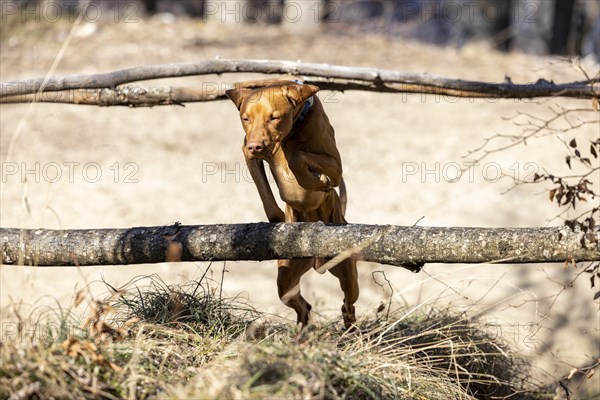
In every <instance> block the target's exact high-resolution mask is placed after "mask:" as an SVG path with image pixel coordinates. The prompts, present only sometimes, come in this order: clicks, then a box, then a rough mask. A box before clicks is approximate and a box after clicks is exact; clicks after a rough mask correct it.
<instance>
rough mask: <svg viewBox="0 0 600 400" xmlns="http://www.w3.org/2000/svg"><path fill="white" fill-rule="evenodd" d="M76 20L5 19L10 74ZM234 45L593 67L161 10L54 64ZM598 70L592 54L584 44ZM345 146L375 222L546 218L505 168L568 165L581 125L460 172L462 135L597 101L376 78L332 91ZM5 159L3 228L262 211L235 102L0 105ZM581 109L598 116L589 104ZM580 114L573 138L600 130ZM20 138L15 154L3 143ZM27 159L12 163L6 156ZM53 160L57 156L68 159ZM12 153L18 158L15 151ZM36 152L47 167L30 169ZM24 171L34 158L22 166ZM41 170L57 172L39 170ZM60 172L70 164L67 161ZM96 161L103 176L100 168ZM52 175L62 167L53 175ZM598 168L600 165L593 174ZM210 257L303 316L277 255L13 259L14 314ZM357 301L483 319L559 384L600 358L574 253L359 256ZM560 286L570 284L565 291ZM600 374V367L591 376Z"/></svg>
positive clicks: (146, 58)
mask: <svg viewBox="0 0 600 400" xmlns="http://www.w3.org/2000/svg"><path fill="white" fill-rule="evenodd" d="M69 29H70V25H69V24H68V23H66V22H64V23H63V22H61V23H57V24H43V23H41V24H35V23H29V24H25V25H17V26H13V27H11V29H3V31H2V33H3V35H2V39H1V41H0V51H1V54H0V67H1V70H0V78H1V80H2V81H7V80H13V79H19V78H32V77H38V76H44V75H45V74H46V73H47V72H48V71H49V70H50V68H51V66H52V64H53V61H54V60H55V57H57V54H58V53H59V50H60V48H61V46H62V45H63V43H64V42H65V38H67V34H68V32H69ZM215 57H222V58H236V59H242V58H253V59H282V60H302V61H306V62H321V63H331V64H343V65H353V66H369V67H378V68H389V69H397V70H401V71H406V72H428V73H431V74H435V75H441V76H448V77H456V78H464V79H474V80H485V81H502V80H504V78H505V76H510V78H511V79H512V80H513V81H514V82H519V83H525V82H534V81H536V80H537V79H539V78H544V79H547V80H554V81H555V82H567V81H573V80H581V79H583V76H582V74H581V72H579V71H577V70H576V69H575V68H573V67H572V66H571V65H570V63H569V62H565V61H564V60H559V59H557V58H549V57H537V56H528V55H524V54H517V53H514V54H508V55H507V54H502V53H497V52H492V51H490V50H489V46H488V45H487V44H486V43H473V44H469V45H467V46H465V47H463V48H461V49H453V48H439V47H433V46H428V45H424V44H422V43H417V42H409V41H404V40H399V39H397V38H390V37H381V36H375V35H367V34H363V35H341V34H336V33H335V29H334V30H332V31H328V32H325V31H322V32H315V33H314V34H311V35H301V34H298V33H297V32H291V31H289V30H286V29H285V28H276V27H265V26H254V27H248V26H242V25H236V24H225V25H224V24H220V23H218V22H208V23H203V22H201V21H192V20H186V19H181V20H177V22H176V23H173V22H172V21H171V20H169V19H168V18H163V17H160V16H158V17H154V18H152V19H150V20H148V21H140V22H139V23H117V24H112V23H96V24H84V25H82V26H80V27H79V28H77V29H76V30H75V31H74V36H73V38H72V40H71V41H70V44H69V45H68V46H67V47H66V50H65V51H64V54H63V55H62V57H61V58H60V60H59V63H58V65H57V66H56V70H55V74H57V75H60V74H70V73H97V72H108V71H112V70H115V69H121V68H126V67H131V66H137V65H143V64H152V63H169V62H183V61H195V60H203V59H212V58H215ZM583 66H584V68H585V69H587V70H588V72H589V73H590V74H594V73H596V71H597V70H598V65H597V64H594V63H593V62H592V61H590V60H584V62H583ZM255 76H256V75H248V74H244V75H240V74H238V75H233V74H226V75H223V76H221V77H217V76H204V77H190V78H185V79H170V80H162V81H160V82H148V83H144V84H143V85H146V86H150V85H189V86H194V85H203V84H205V85H206V84H213V83H217V84H230V83H233V82H236V81H241V80H246V79H249V78H253V77H255ZM320 96H321V99H322V100H323V101H324V103H325V104H324V107H325V109H326V111H327V113H328V115H329V117H330V120H331V121H332V124H333V125H334V127H335V129H336V136H337V141H338V146H339V148H340V152H341V155H342V158H343V162H344V173H345V180H346V183H347V186H348V192H349V203H348V212H347V219H348V221H350V222H355V223H366V224H398V225H413V224H415V223H417V221H418V223H419V224H420V225H423V226H484V227H505V226H506V227H508V226H510V227H527V226H546V225H548V224H549V223H550V224H551V225H557V224H560V223H561V222H560V221H558V220H554V221H552V222H549V221H550V220H551V219H552V218H553V217H554V216H555V215H556V214H557V213H558V210H557V208H556V206H555V205H554V204H551V203H550V202H549V201H548V200H547V194H546V192H545V191H544V189H547V188H548V186H544V185H543V184H542V185H538V186H526V187H517V188H516V189H514V190H512V191H510V192H508V193H505V191H506V190H507V189H509V188H511V186H512V182H511V180H510V179H497V178H498V176H497V173H498V167H501V168H502V169H503V171H504V172H505V173H508V174H512V175H513V176H515V175H516V176H517V177H520V178H524V177H525V176H527V175H529V174H531V173H532V172H533V171H534V170H538V171H541V170H542V168H546V169H548V170H556V171H562V172H566V170H565V168H566V167H565V166H564V153H565V151H564V147H563V145H562V144H561V142H560V141H559V140H560V139H563V140H566V141H568V140H570V139H571V138H572V136H573V135H572V134H569V135H564V137H557V136H556V135H553V136H547V137H545V138H542V139H538V140H532V141H531V142H529V143H528V145H527V146H519V147H517V148H514V149H512V150H510V151H506V152H502V153H498V154H495V155H491V156H490V157H489V158H487V159H486V160H485V161H483V162H482V163H481V164H480V165H479V166H474V167H473V168H472V169H471V170H470V173H469V174H466V175H463V176H461V177H460V179H458V180H457V181H455V179H453V178H455V177H456V172H455V171H456V168H455V167H456V165H459V166H463V165H464V163H465V162H466V161H468V158H464V156H465V155H466V154H467V152H468V150H470V149H473V148H475V147H477V146H479V145H480V144H481V143H482V141H483V139H484V138H486V137H488V136H490V135H493V134H497V133H518V132H520V128H519V127H517V126H515V125H514V124H513V123H512V122H511V121H509V120H506V118H507V117H511V116H514V115H515V113H516V112H518V111H520V112H528V113H531V114H533V115H536V116H539V117H548V116H549V115H551V114H550V111H549V107H550V106H554V105H557V104H560V105H561V106H563V107H582V106H585V107H588V106H589V104H588V103H585V102H581V101H577V100H566V99H557V100H547V99H542V100H536V101H514V100H505V101H490V100H477V101H474V100H469V99H461V100H457V99H451V98H440V97H435V96H428V97H424V96H420V95H407V96H403V95H397V94H396V95H392V94H377V93H364V92H347V93H333V94H332V93H322V94H321V95H320ZM0 113H1V115H0V130H1V137H0V145H1V148H2V150H1V160H2V164H3V177H2V183H1V187H2V193H1V196H2V202H1V208H0V211H1V213H0V217H1V226H2V227H23V228H56V229H61V228H107V227H115V228H116V227H131V226H152V225H163V224H170V223H173V222H175V221H180V222H181V223H183V224H213V223H241V222H257V221H266V218H265V216H264V214H263V210H262V206H261V204H260V200H259V198H258V195H257V193H256V190H255V188H254V186H253V183H252V182H251V181H250V179H249V176H248V173H247V171H246V170H245V169H244V167H243V157H242V153H241V150H240V146H241V144H242V138H243V133H242V129H241V125H240V123H239V120H238V116H237V112H236V109H235V107H234V106H233V104H231V103H230V102H213V103H201V104H188V105H186V106H185V107H155V108H151V109H128V108H120V107H108V108H98V107H91V106H77V105H48V104H35V105H3V106H2V107H0ZM582 117H584V118H588V119H589V118H597V117H598V116H597V115H592V116H590V115H589V114H585V115H583V116H582ZM597 126H598V125H596V126H588V127H584V128H582V129H581V130H579V131H578V133H577V138H578V141H580V142H581V143H584V142H585V141H586V140H587V139H593V138H595V137H597V136H598V132H597ZM9 147H10V148H11V150H10V151H11V153H10V154H7V152H8V148H9ZM9 164H10V165H11V166H16V167H17V168H18V169H19V173H17V174H15V175H7V174H6V169H5V168H8V165H9ZM57 165H58V168H57ZM11 168H12V167H11ZM36 168H39V171H38V170H36ZM25 170H29V171H31V170H33V172H29V173H25V175H26V176H25V177H26V178H27V179H24V177H23V174H24V171H25ZM44 171H45V172H44ZM56 171H58V172H59V173H60V175H59V176H57V175H56ZM98 173H100V175H98ZM50 181H54V182H50ZM597 186H598V179H597V178H595V187H596V188H597ZM207 268H210V273H209V275H211V276H212V277H213V278H214V279H215V280H217V281H220V279H221V278H220V277H221V271H222V269H223V268H225V269H226V271H227V272H226V273H225V275H224V276H225V278H224V281H223V285H224V290H225V292H226V293H228V294H230V295H243V296H247V297H248V298H249V299H250V300H251V301H252V302H253V303H254V304H255V305H256V307H257V308H258V309H259V310H262V311H266V312H270V313H273V314H277V315H281V316H283V317H286V318H292V317H293V314H292V312H291V311H290V310H289V309H287V308H286V307H284V306H282V305H281V304H280V302H279V299H278V298H277V293H276V287H275V276H276V268H275V263H274V262H260V263H259V262H236V263H234V262H228V263H226V264H225V265H224V263H212V264H208V263H186V264H160V265H140V266H111V267H94V268H92V267H90V268H83V269H80V270H77V269H75V268H22V267H12V266H2V268H1V269H0V275H1V287H0V290H1V293H0V301H1V306H2V321H3V323H8V322H9V321H12V320H14V315H13V313H12V312H11V308H10V307H8V306H9V305H10V304H18V303H22V304H23V307H25V306H28V305H39V304H51V303H53V302H55V301H58V302H59V303H60V304H62V305H63V306H65V307H68V306H69V305H70V304H72V300H73V294H74V292H75V290H76V288H81V287H83V286H85V285H88V284H89V285H91V287H92V289H93V290H94V291H95V293H103V292H105V291H106V287H105V286H104V285H103V284H102V283H100V282H99V280H100V279H104V280H105V281H107V282H108V283H110V284H111V285H113V286H119V285H122V284H125V283H126V282H128V281H129V280H130V279H131V278H132V277H135V276H137V275H149V274H158V275H160V276H161V277H162V278H163V279H164V280H165V281H167V282H169V283H180V282H187V281H188V280H190V279H194V278H198V277H199V276H201V275H202V274H203V272H204V271H205V270H206V269H207ZM359 269H360V272H361V276H360V284H361V291H362V292H361V298H360V300H359V302H358V306H357V314H358V316H359V317H360V316H364V315H371V314H373V313H374V312H375V309H376V308H377V306H378V305H379V304H380V302H384V303H387V302H388V300H389V299H390V297H391V300H392V301H393V302H394V303H395V304H397V306H399V307H403V308H404V309H406V312H410V311H411V310H413V309H415V308H419V307H428V306H430V305H437V306H442V307H443V306H448V305H451V306H452V307H453V308H456V309H457V310H467V311H469V312H470V313H471V314H473V315H481V316H483V317H484V318H485V319H486V320H487V321H488V328H489V329H490V334H494V335H501V336H502V337H504V338H505V339H506V340H507V341H510V342H511V343H514V345H515V346H516V347H517V348H519V349H522V351H523V352H524V353H525V354H527V355H529V356H531V357H532V358H533V359H534V363H535V365H536V368H537V369H536V374H537V375H538V377H539V378H540V379H541V380H542V381H544V382H546V383H551V382H554V381H555V380H557V379H561V378H563V377H564V376H566V375H567V374H568V372H569V370H571V368H572V367H581V366H585V365H590V364H592V363H593V361H594V358H598V356H599V353H598V340H599V332H600V327H599V324H598V304H597V303H593V302H592V295H593V292H592V290H591V289H590V288H589V280H588V279H587V275H582V276H581V277H580V278H579V279H578V280H577V281H576V282H575V284H574V285H573V286H570V285H569V284H570V282H571V281H572V280H573V278H574V277H575V275H576V274H577V273H578V272H580V270H574V269H572V268H569V269H567V270H565V269H564V268H563V265H441V264H440V265H427V266H426V268H425V270H424V271H423V272H421V273H419V274H412V273H410V272H408V271H406V270H403V269H396V268H394V267H390V266H382V265H376V264H368V263H362V264H360V267H359ZM302 290H303V292H304V293H305V295H306V297H307V298H308V299H309V301H310V302H311V303H312V304H313V310H314V311H315V317H316V320H317V323H318V321H319V318H320V317H319V316H324V317H332V316H333V317H338V316H339V314H340V313H339V307H340V306H341V300H342V297H341V291H340V290H339V289H338V285H337V282H336V280H335V279H334V278H333V276H331V275H323V276H321V275H318V274H315V273H314V272H313V273H310V274H309V275H307V276H306V277H305V279H304V281H303V286H302ZM557 294H560V296H558V297H556V296H557ZM594 379H595V381H594V380H592V381H593V382H595V383H593V384H597V383H598V380H597V379H596V378H594Z"/></svg>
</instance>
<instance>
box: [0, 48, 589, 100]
mask: <svg viewBox="0 0 600 400" xmlns="http://www.w3.org/2000/svg"><path fill="white" fill-rule="evenodd" d="M240 72H243V73H263V74H284V75H294V76H298V77H301V78H302V79H303V80H305V81H306V82H308V83H314V84H317V85H318V86H320V87H321V88H322V89H323V90H369V91H378V92H399V93H434V94H441V95H447V96H459V97H490V98H519V99H521V98H533V97H552V96H562V97H575V98H588V99H589V98H598V97H599V96H600V79H599V78H594V79H591V80H587V81H579V82H571V83H564V84H555V83H553V82H548V81H546V80H543V79H540V80H538V81H537V82H536V83H533V84H513V83H512V82H510V80H508V81H507V82H504V83H488V82H477V81H467V80H461V79H452V78H444V77H436V76H432V75H429V74H425V73H406V72H400V71H394V70H385V69H376V68H360V67H348V66H339V65H329V64H314V63H301V62H292V61H274V60H221V59H216V60H205V61H198V62H187V63H174V64H160V65H148V66H141V67H134V68H129V69H123V70H118V71H114V72H109V73H104V74H85V75H68V76H62V77H47V78H35V79H22V80H16V81H9V82H2V83H1V84H0V99H3V98H11V101H10V102H16V101H17V100H19V102H23V101H31V98H28V97H20V96H23V95H27V94H34V93H37V94H38V96H37V99H38V100H41V101H45V100H44V97H43V96H39V95H40V94H41V93H45V92H56V91H64V90H78V89H110V90H113V91H114V90H116V89H117V88H118V86H120V85H124V84H128V83H132V82H139V81H145V80H151V79H161V78H173V77H184V76H195V75H210V74H217V75H221V74H224V73H240ZM15 96H17V97H15ZM195 98H197V99H198V98H199V99H204V98H205V97H203V96H200V97H198V96H197V95H196V97H195ZM207 99H209V100H211V98H210V96H209V97H208V98H207ZM193 101H206V100H193ZM82 104H89V103H82ZM159 104H169V103H159ZM111 105H112V104H111ZM140 105H145V104H140Z"/></svg>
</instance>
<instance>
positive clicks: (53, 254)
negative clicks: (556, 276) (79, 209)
mask: <svg viewBox="0 0 600 400" xmlns="http://www.w3.org/2000/svg"><path fill="white" fill-rule="evenodd" d="M0 240H1V242H2V262H3V263H4V264H18V265H33V266H66V265H80V266H86V265H122V264H142V263H158V262H165V261H174V262H176V261H219V260H220V261H222V260H271V259H288V258H307V257H324V258H332V257H336V256H338V257H341V258H344V257H349V256H355V257H358V258H359V259H362V260H365V261H372V262H378V263H383V264H389V265H395V266H401V267H404V268H407V269H409V270H412V271H418V270H420V268H421V266H422V265H423V264H424V263H548V262H579V261H599V260H600V249H599V243H600V230H599V229H598V228H596V230H595V231H588V232H587V233H586V232H582V231H579V230H577V231H573V230H571V229H570V228H569V227H567V226H561V227H556V228H470V227H469V228H467V227H465V228H463V227H450V228H435V227H418V226H413V227H402V226H394V225H387V226H381V225H360V224H348V225H332V224H324V223H295V224H285V223H281V224H268V223H254V224H233V225H198V226H184V225H179V224H175V225H171V226H163V227H137V228H129V229H85V230H47V229H35V230H34V229H31V230H27V229H11V228H0ZM340 255H341V256H340Z"/></svg>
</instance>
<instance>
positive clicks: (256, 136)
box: [226, 81, 319, 159]
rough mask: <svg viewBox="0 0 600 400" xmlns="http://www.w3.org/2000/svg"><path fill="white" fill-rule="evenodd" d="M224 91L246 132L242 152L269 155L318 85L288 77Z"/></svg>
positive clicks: (265, 156)
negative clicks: (235, 109) (258, 85)
mask: <svg viewBox="0 0 600 400" xmlns="http://www.w3.org/2000/svg"><path fill="white" fill-rule="evenodd" d="M236 86H240V87H236V88H235V89H230V90H227V91H226V94H227V97H229V98H230V99H231V100H232V101H233V102H234V104H235V105H236V107H237V108H238V110H239V111H240V118H241V120H242V126H243V128H244V131H245V132H246V139H245V141H244V147H243V150H244V154H245V155H246V157H248V158H255V157H256V158H264V159H268V158H270V157H271V156H272V155H273V154H274V153H275V152H276V151H277V150H278V148H279V145H280V143H281V141H282V140H283V139H284V138H285V137H286V136H287V135H288V134H289V133H290V131H291V130H292V126H293V125H294V122H295V121H296V119H297V118H298V117H299V115H300V113H301V112H302V108H303V107H304V102H305V101H306V100H308V99H309V98H310V97H311V96H313V95H314V94H315V93H317V92H318V91H319V88H318V87H317V86H313V85H302V84H298V83H295V82H291V81H282V82H279V83H274V84H273V83H272V84H270V85H268V86H265V87H258V88H256V87H253V86H252V85H251V84H250V83H246V84H240V85H236Z"/></svg>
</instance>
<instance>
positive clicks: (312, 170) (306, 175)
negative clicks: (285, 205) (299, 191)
mask: <svg viewBox="0 0 600 400" xmlns="http://www.w3.org/2000/svg"><path fill="white" fill-rule="evenodd" d="M290 169H291V170H292V172H294V175H295V176H296V179H298V183H299V184H300V186H302V187H303V188H305V189H307V190H322V191H323V190H325V191H327V190H331V189H333V188H334V187H337V186H339V184H340V180H341V178H342V167H341V164H340V163H339V162H338V161H337V160H336V159H335V158H333V157H331V156H328V155H324V154H313V153H307V152H305V151H297V152H296V154H294V157H293V160H291V162H290Z"/></svg>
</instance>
